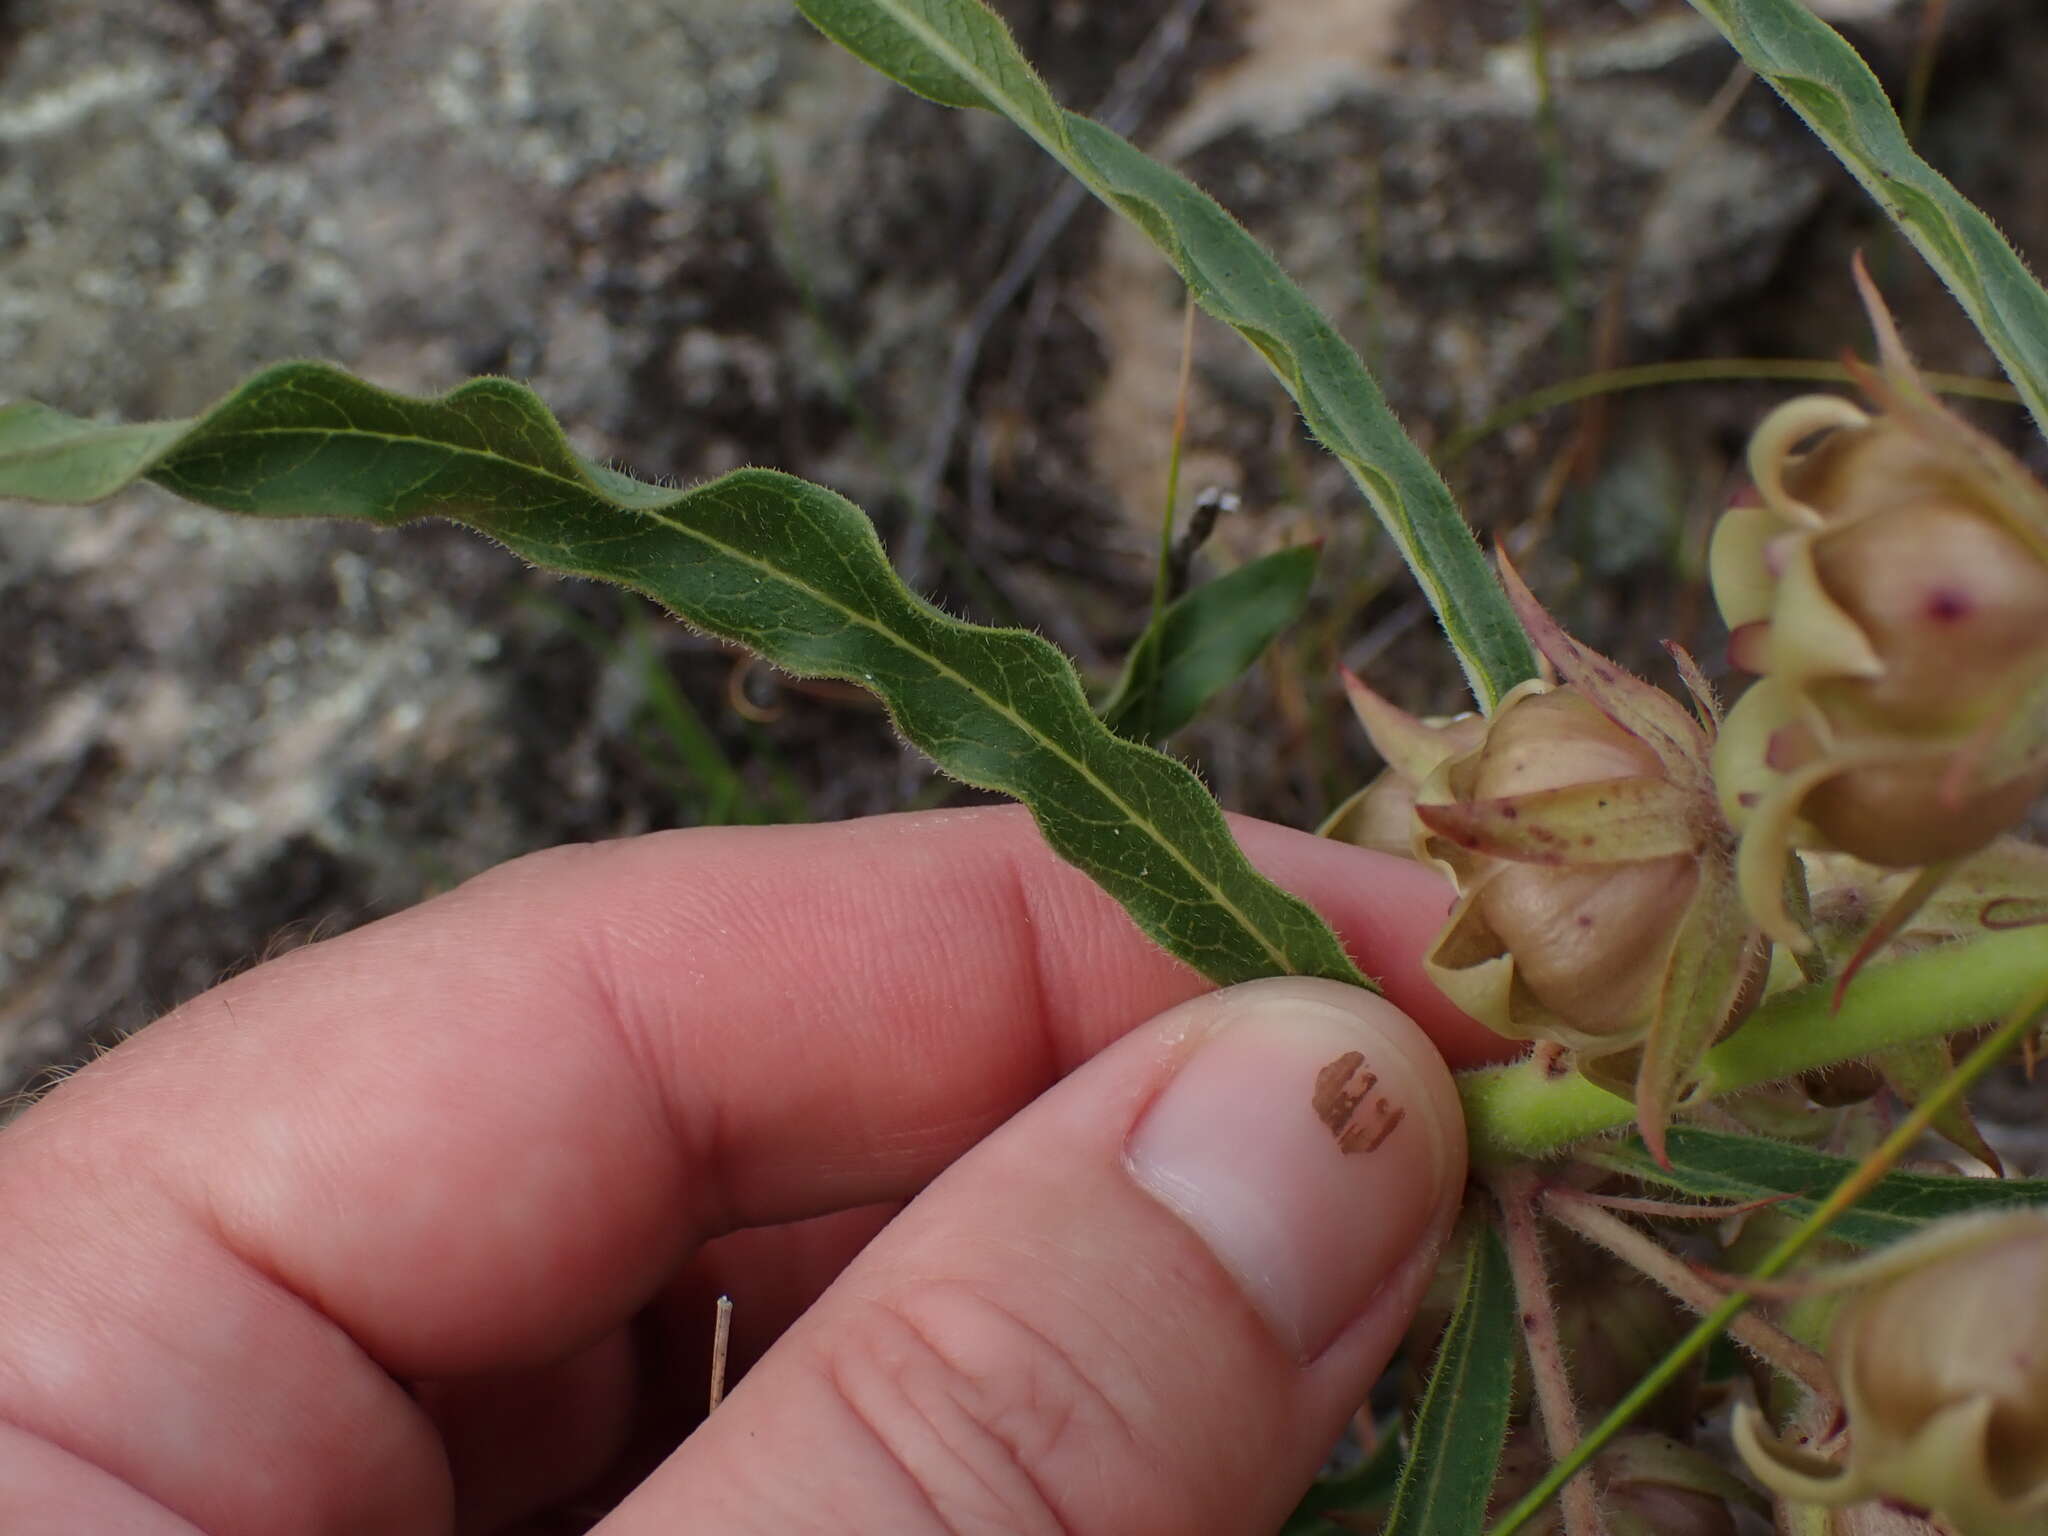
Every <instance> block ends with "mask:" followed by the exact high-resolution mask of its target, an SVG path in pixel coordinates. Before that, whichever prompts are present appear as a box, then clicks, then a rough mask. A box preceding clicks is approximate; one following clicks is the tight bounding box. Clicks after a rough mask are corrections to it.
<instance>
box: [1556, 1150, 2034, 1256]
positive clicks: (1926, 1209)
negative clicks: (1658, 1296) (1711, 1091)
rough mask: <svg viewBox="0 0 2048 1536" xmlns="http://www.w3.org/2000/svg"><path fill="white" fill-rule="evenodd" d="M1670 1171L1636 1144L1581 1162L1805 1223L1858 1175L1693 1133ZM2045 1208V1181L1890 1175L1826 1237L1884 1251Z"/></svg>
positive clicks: (1804, 1157) (1798, 1155)
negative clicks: (1768, 1207)
mask: <svg viewBox="0 0 2048 1536" xmlns="http://www.w3.org/2000/svg"><path fill="white" fill-rule="evenodd" d="M1666 1147H1667V1150H1668V1151H1669V1152H1670V1154H1671V1167H1670V1168H1669V1169H1664V1168H1659V1167H1658V1166H1657V1164H1656V1162H1655V1160H1654V1159H1652V1158H1651V1156H1650V1154H1649V1152H1648V1151H1647V1150H1645V1149H1644V1147H1643V1146H1642V1145H1641V1143H1639V1142H1628V1143H1624V1144H1623V1145H1620V1146H1615V1147H1604V1148H1601V1149H1598V1150H1595V1151H1589V1152H1586V1153H1583V1154H1581V1155H1582V1156H1583V1157H1584V1158H1585V1160H1586V1161H1587V1162H1590V1163H1594V1164H1597V1165H1598V1166H1599V1167H1602V1168H1607V1169H1611V1170H1613V1171H1614V1172H1616V1173H1626V1174H1629V1175H1630V1176H1632V1177H1634V1178H1638V1179H1642V1180H1644V1181H1646V1182H1648V1183H1651V1184H1662V1185H1665V1186H1667V1187H1669V1188H1671V1189H1676V1190H1679V1191H1682V1192H1683V1193H1685V1194H1688V1195H1693V1196H1696V1197H1698V1198H1699V1199H1702V1200H1728V1201H1746V1200H1768V1199H1772V1198H1774V1197H1778V1196H1784V1197H1788V1198H1784V1199H1781V1200H1780V1201H1779V1203H1778V1204H1777V1205H1776V1206H1775V1207H1774V1209H1776V1210H1778V1211H1782V1212H1783V1213H1784V1214H1785V1215H1787V1216H1789V1217H1791V1218H1792V1219H1793V1220H1794V1221H1804V1220H1805V1219H1806V1218H1807V1217H1808V1216H1810V1215H1812V1214H1813V1212H1814V1209H1815V1208H1816V1207H1817V1206H1818V1205H1819V1204H1820V1203H1821V1201H1823V1200H1825V1199H1826V1198H1827V1197H1828V1196H1829V1195H1830V1194H1832V1193H1833V1192H1834V1191H1835V1189H1836V1188H1837V1187H1839V1186H1840V1184H1841V1183H1842V1181H1843V1180H1844V1179H1845V1178H1847V1177H1848V1176H1849V1175H1850V1174H1851V1173H1853V1172H1855V1170H1856V1164H1855V1163H1853V1162H1851V1161H1850V1160H1849V1159H1847V1158H1841V1157H1829V1156H1828V1155H1827V1154H1825V1153H1822V1152H1811V1151H1808V1150H1807V1149H1806V1148H1804V1147H1794V1146H1789V1145H1787V1144H1786V1143H1784V1142H1778V1141H1771V1140H1769V1139H1767V1138H1764V1137H1760V1136H1731V1135H1727V1134H1724V1133H1722V1132H1719V1131H1701V1130H1694V1129H1691V1128H1689V1127H1682V1128H1680V1129H1678V1130H1674V1131H1672V1132H1671V1134H1670V1138H1669V1140H1668V1142H1667V1143H1666ZM2044 1203H2048V1180H2044V1179H1970V1178H1963V1177H1961V1176H1960V1175H1953V1176H1944V1175H1941V1174H1930V1173H1893V1174H1887V1175H1886V1176H1885V1177H1884V1178H1882V1179H1880V1180H1878V1182H1877V1183H1876V1184H1875V1185H1873V1186H1872V1187H1871V1189H1870V1191H1869V1192H1868V1193H1867V1194H1865V1195H1864V1196H1863V1198H1862V1199H1860V1200H1858V1201H1857V1202H1856V1204H1855V1205H1853V1206H1851V1207H1850V1208H1849V1210H1848V1211H1846V1212H1845V1213H1843V1215H1842V1216H1840V1217H1839V1218H1837V1220H1836V1221H1835V1224H1834V1225H1833V1226H1832V1227H1830V1228H1829V1229H1828V1230H1829V1235H1830V1236H1832V1237H1839V1238H1841V1239H1842V1240H1843V1241H1845V1242H1850V1243H1855V1244H1857V1245H1858V1246H1859V1247H1865V1248H1874V1247H1881V1246H1882V1245H1884V1244H1886V1243H1892V1242H1897V1241H1898V1240H1899V1239H1900V1238H1904V1237H1911V1236H1912V1235H1913V1234H1914V1233H1915V1232H1917V1231H1919V1230H1920V1229H1921V1228H1922V1227H1924V1226H1926V1225H1927V1224H1928V1223H1929V1222H1932V1221H1939V1220H1940V1219H1941V1218H1942V1217H1944V1216H1954V1215H1959V1214H1962V1213H1964V1212H1969V1211H1989V1210H2003V1209H2005V1208H2007V1207H2010V1206H2031V1205H2041V1204H2044Z"/></svg>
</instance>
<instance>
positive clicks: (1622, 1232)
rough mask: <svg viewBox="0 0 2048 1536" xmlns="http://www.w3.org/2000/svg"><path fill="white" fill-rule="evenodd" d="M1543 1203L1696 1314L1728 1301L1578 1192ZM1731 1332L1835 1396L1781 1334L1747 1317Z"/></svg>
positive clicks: (1816, 1364)
mask: <svg viewBox="0 0 2048 1536" xmlns="http://www.w3.org/2000/svg"><path fill="white" fill-rule="evenodd" d="M1543 1203H1544V1205H1545V1206H1547V1207H1548V1208H1549V1211H1550V1215H1551V1218H1552V1219H1553V1220H1555V1221H1559V1222H1562V1223H1563V1224H1564V1225H1565V1226H1567V1227H1570V1228H1571V1229H1572V1230H1573V1231H1574V1232H1576V1233H1578V1234H1579V1236H1581V1237H1583V1238H1585V1239H1586V1240H1587V1241H1589V1242H1593V1243H1597V1244H1599V1245H1600V1246H1601V1247H1602V1248H1605V1249H1606V1250H1607V1251H1608V1252H1609V1253H1611V1254H1613V1255H1614V1256H1615V1257H1616V1258H1617V1259H1620V1260H1621V1261H1622V1262H1623V1263H1624V1264H1627V1265H1628V1266H1629V1267H1630V1268H1631V1269H1633V1270H1635V1271H1636V1272H1637V1273H1638V1274H1641V1275H1644V1276H1646V1277H1647V1278H1649V1279H1651V1280H1654V1281H1656V1282H1657V1284H1658V1285H1660V1286H1662V1287H1663V1288H1664V1289H1665V1290H1666V1291H1669V1292H1670V1293H1671V1295H1672V1296H1673V1297H1674V1298H1676V1299H1677V1300H1678V1301H1680V1302H1683V1303H1684V1304H1685V1305H1686V1306H1688V1307H1690V1308H1692V1310H1693V1311H1695V1312H1698V1313H1701V1314H1705V1313H1708V1312H1711V1311H1713V1310H1714V1308H1716V1307H1717V1306H1719V1305H1720V1304H1721V1303H1722V1302H1724V1301H1726V1300H1727V1299H1728V1296H1727V1292H1725V1291H1723V1290H1722V1289H1721V1288H1720V1287H1719V1286H1717V1285H1715V1284H1714V1283H1713V1282H1712V1281H1710V1280H1708V1279H1706V1278H1705V1277H1704V1276H1702V1275H1700V1274H1699V1273H1698V1272H1697V1271H1696V1270H1694V1269H1693V1267H1692V1266H1691V1265H1690V1264H1688V1263H1686V1262H1685V1260H1684V1259H1682V1258H1680V1257H1679V1256H1678V1255H1677V1254H1675V1253H1673V1252H1671V1250H1670V1249H1668V1248H1666V1247H1665V1246H1664V1245H1663V1244H1662V1243H1660V1242H1658V1241H1657V1240H1656V1239H1655V1238H1653V1237H1651V1236H1649V1235H1648V1234H1647V1233H1644V1232H1642V1231H1640V1230H1638V1229H1637V1228H1635V1227H1632V1226H1630V1225H1629V1224H1628V1223H1627V1222H1625V1221H1623V1220H1622V1219H1621V1218H1620V1217H1618V1216H1612V1215H1609V1214H1608V1213H1607V1212H1606V1211H1603V1210H1602V1209H1600V1207H1599V1206H1598V1205H1596V1204H1594V1203H1593V1202H1592V1201H1591V1200H1589V1199H1587V1198H1586V1197H1585V1196H1584V1195H1581V1194H1579V1193H1578V1192H1577V1191H1576V1190H1570V1189H1552V1190H1549V1191H1547V1192H1546V1193H1545V1195H1544V1197H1543ZM1728 1332H1729V1334H1730V1335H1731V1336H1733V1338H1734V1339H1735V1342H1736V1343H1738V1344H1740V1345H1742V1347H1743V1348H1745V1349H1747V1350H1748V1351H1749V1352H1750V1353H1751V1354H1753V1355H1755V1356H1756V1357H1757V1358H1758V1359H1759V1360H1761V1361H1763V1363H1764V1364H1765V1365H1768V1366H1770V1367H1771V1368H1772V1369H1773V1370H1776V1371H1781V1372H1783V1373H1784V1374H1785V1375H1787V1376H1789V1377H1791V1378H1792V1379H1793V1380H1794V1381H1796V1382H1798V1383H1799V1384H1800V1385H1801V1386H1802V1387H1804V1388H1806V1390H1807V1391H1809V1392H1811V1393H1813V1394H1814V1395H1815V1396H1816V1397H1822V1398H1828V1399H1832V1398H1833V1397H1834V1396H1835V1379H1834V1377H1833V1376H1832V1375H1830V1374H1829V1372H1828V1366H1827V1362H1826V1361H1825V1360H1823V1359H1822V1358H1821V1357H1820V1354H1819V1353H1818V1352H1817V1351H1815V1350H1812V1349H1809V1348H1807V1347H1806V1345H1804V1344H1802V1343H1800V1342H1799V1341H1798V1340H1797V1339H1795V1338H1793V1337H1792V1336H1791V1335H1790V1334H1788V1333H1786V1332H1784V1331H1783V1330H1782V1329H1779V1328H1774V1327H1772V1326H1771V1324H1770V1323H1768V1322H1766V1321H1765V1320H1764V1319H1763V1318H1761V1317H1756V1316H1753V1315H1751V1314H1749V1313H1744V1314H1743V1315H1742V1316H1740V1317H1738V1318H1735V1319H1734V1320H1733V1321H1731V1322H1730V1323H1729V1325H1728Z"/></svg>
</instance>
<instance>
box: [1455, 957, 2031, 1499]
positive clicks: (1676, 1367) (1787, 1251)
mask: <svg viewBox="0 0 2048 1536" xmlns="http://www.w3.org/2000/svg"><path fill="white" fill-rule="evenodd" d="M1972 947H1974V946H1972ZM2044 1009H2048V976H2042V975H2038V974H2037V976H2036V977H2035V980H2034V983H2033V985H2032V986H2030V987H2027V988H2026V989H2024V990H2023V991H2022V992H2021V993H2020V994H2019V996H2018V997H2017V998H2016V999H2015V1000H2014V1002H2013V1003H2012V1005H2011V1007H2010V1008H2009V1009H2008V1010H2007V1012H2006V1015H2005V1018H2004V1019H2003V1021H2002V1022H2000V1024H1999V1026H1998V1028H1997V1029H1995V1030H1993V1031H1992V1032H1991V1033H1990V1034H1989V1035H1987V1036H1985V1038H1984V1041H1983V1043H1982V1044H1980V1045H1978V1046H1977V1048H1976V1049H1975V1050H1973V1051H1971V1052H1970V1054H1969V1055H1968V1056H1967V1057H1965V1058H1964V1060H1963V1061H1962V1063H1961V1064H1960V1065H1958V1066H1957V1068H1956V1069H1955V1071H1954V1072H1952V1073H1950V1074H1949V1076H1948V1078H1947V1079H1946V1080H1945V1081H1943V1083H1942V1084H1941V1086H1940V1087H1938V1088H1936V1089H1935V1090H1934V1092H1932V1093H1930V1094H1928V1095H1927V1097H1926V1098H1924V1099H1922V1100H1921V1101H1920V1102H1919V1103H1918V1104H1917V1105H1915V1106H1914V1107H1913V1110H1912V1112H1911V1113H1909V1114H1908V1115H1907V1116H1906V1117H1905V1119H1903V1120H1901V1121H1900V1122H1899V1123H1898V1125H1897V1126H1896V1127H1894V1128H1893V1130H1892V1133H1891V1134H1890V1135H1889V1136H1887V1137H1885V1139H1884V1140H1883V1141H1882V1142H1880V1143H1879V1144H1878V1145H1877V1147H1875V1148H1874V1149H1873V1150H1872V1151H1871V1152H1870V1153H1869V1155H1868V1156H1866V1157H1865V1158H1864V1159H1863V1161H1862V1162H1860V1163H1858V1164H1857V1165H1856V1168H1855V1170H1854V1171H1853V1172H1851V1173H1850V1174H1848V1175H1847V1176H1846V1177H1844V1178H1843V1180H1842V1182H1841V1183H1840V1184H1839V1185H1837V1186H1836V1188H1835V1191H1834V1193H1833V1194H1831V1195H1829V1196H1828V1197H1827V1199H1826V1200H1824V1201H1822V1202H1821V1203H1820V1205H1819V1206H1818V1207H1817V1208H1816V1209H1815V1210H1814V1212H1813V1214H1812V1215H1811V1216H1808V1217H1807V1218H1806V1220H1804V1221H1802V1222H1801V1223H1800V1224H1799V1225H1798V1226H1797V1227H1795V1228H1794V1229H1793V1230H1792V1231H1791V1232H1789V1233H1787V1234H1786V1236H1785V1238H1784V1239H1783V1240H1782V1241H1781V1242H1780V1243H1779V1244H1778V1245H1777V1246H1776V1247H1775V1248H1773V1249H1772V1250H1771V1251H1770V1252H1769V1253H1767V1254H1765V1255H1764V1257H1763V1261H1762V1262H1761V1263H1760V1264H1758V1265H1757V1267H1756V1270H1755V1273H1754V1275H1753V1276H1752V1280H1754V1281H1764V1280H1773V1279H1776V1278H1777V1277H1778V1276H1779V1275H1780V1274H1782V1273H1784V1270H1785V1268H1786V1266H1787V1265H1789V1264H1790V1263H1791V1262H1792V1261H1793V1260H1794V1259H1796V1258H1798V1257H1799V1255H1800V1254H1802V1253H1804V1252H1805V1251H1806V1247H1807V1245H1808V1244H1809V1243H1811V1242H1813V1241H1814V1239H1816V1238H1818V1237H1819V1236H1820V1235H1821V1234H1822V1233H1824V1232H1826V1231H1827V1229H1828V1228H1829V1227H1830V1226H1832V1225H1833V1224H1834V1221H1835V1218H1836V1217H1838V1216H1840V1215H1841V1214H1842V1213H1843V1212H1844V1211H1846V1210H1848V1209H1849V1207H1850V1206H1852V1205H1854V1204H1855V1203H1856V1202H1857V1201H1858V1200H1860V1199H1862V1198H1863V1196H1864V1194H1865V1193H1866V1192H1867V1191H1868V1190H1869V1189H1870V1186H1871V1185H1873V1184H1875V1183H1876V1182H1877V1181H1878V1180H1879V1179H1881V1178H1883V1177H1884V1176H1885V1175H1886V1174H1887V1173H1889V1172H1890V1171H1891V1170H1892V1168H1893V1167H1894V1166H1896V1165H1897V1163H1898V1161H1899V1159H1900V1158H1902V1157H1904V1156H1905V1155H1906V1153H1907V1151H1908V1150H1909V1149H1910V1148H1911V1147H1912V1145H1913V1143H1914V1142H1915V1141H1917V1140H1919V1139H1920V1137H1922V1136H1924V1135H1925V1134H1926V1133H1927V1128H1928V1127H1929V1126H1931V1125H1932V1124H1933V1123H1934V1120H1935V1117H1936V1116H1938V1115H1939V1114H1940V1113H1941V1112H1942V1110H1943V1109H1945V1108H1946V1107H1947V1106H1949V1105H1950V1104H1953V1103H1956V1102H1958V1101H1959V1100H1960V1099H1961V1098H1962V1096H1963V1095H1964V1094H1965V1093H1967V1092H1969V1090H1970V1088H1971V1086H1972V1085H1973V1084H1975V1083H1976V1082H1977V1081H1978V1080H1979V1079H1981V1078H1982V1077H1983V1076H1984V1074H1985V1073H1987V1072H1989V1071H1990V1070H1991V1069H1992V1068H1993V1067H1995V1066H1996V1065H1998V1063H1999V1062H2000V1061H2001V1060H2002V1059H2003V1058H2004V1057H2005V1056H2007V1055H2008V1054H2010V1052H2011V1051H2012V1049H2013V1047H2014V1046H2015V1045H2017V1044H2018V1043H2019V1042H2020V1040H2021V1039H2023V1038H2024V1037H2025V1036H2026V1035H2027V1034H2028V1033H2029V1032H2030V1031H2032V1030H2033V1029H2035V1028H2037V1027H2038V1026H2039V1024H2040V1019H2041V1014H2042V1011H2043V1010H2044ZM1755 1299H1756V1293H1755V1292H1754V1291H1752V1290H1739V1291H1732V1292H1730V1293H1729V1294H1728V1295H1727V1296H1726V1297H1724V1298H1723V1299H1722V1301H1721V1302H1720V1304H1719V1305H1718V1306H1716V1307H1715V1308H1714V1310H1713V1311H1711V1312H1709V1313H1708V1314H1707V1315H1706V1316H1705V1317H1703V1318H1701V1319H1700V1320H1699V1323H1698V1324H1697V1325H1696V1326H1695V1327H1694V1328H1693V1330H1692V1332H1691V1333H1689V1334H1687V1335H1686V1336H1685V1337H1684V1338H1683V1339H1681V1340H1679V1341H1678V1343H1677V1344H1676V1345H1674V1346H1673V1347H1672V1350H1671V1352H1670V1353H1669V1354H1668V1355H1666V1356H1665V1357H1664V1358H1663V1359H1662V1360H1661V1361H1659V1362H1658V1363H1657V1364H1656V1366H1654V1367H1653V1368H1652V1369H1651V1370H1649V1371H1648V1372H1647V1373H1645V1374H1644V1376H1643V1379H1642V1380H1641V1381H1639V1382H1637V1383H1636V1384H1635V1387H1634V1388H1633V1389H1632V1390H1631V1391H1630V1392H1629V1394H1628V1395H1627V1396H1626V1397H1624V1398H1623V1399H1622V1400H1621V1401H1620V1402H1618V1403H1616V1404H1615V1405H1614V1407H1613V1409H1612V1410H1611V1411H1610V1412H1609V1413H1608V1415H1607V1417H1606V1418H1604V1419H1602V1420H1601V1421H1600V1422H1599V1423H1598V1424H1596V1425H1594V1426H1593V1429H1592V1431H1591V1432H1590V1433H1589V1434H1587V1435H1586V1437H1585V1438H1584V1439H1583V1440H1581V1441H1580V1442H1579V1446H1578V1449H1577V1450H1575V1451H1573V1452H1572V1454H1571V1455H1570V1456H1568V1457H1567V1458H1565V1459H1564V1460H1563V1461H1561V1462H1559V1463H1558V1464H1557V1465H1556V1466H1554V1467H1552V1468H1551V1469H1550V1471H1549V1472H1548V1473H1547V1474H1545V1476H1544V1478H1543V1480H1542V1481H1541V1482H1540V1483H1538V1484H1537V1485H1536V1486H1535V1487H1534V1488H1532V1489H1530V1490H1529V1492H1528V1493H1527V1494H1526V1495H1525V1496H1524V1497H1523V1498H1522V1500H1521V1501H1520V1502H1519V1503H1517V1504H1516V1505H1515V1507H1514V1508H1513V1509H1510V1510H1509V1511H1508V1512H1507V1513H1506V1514H1505V1515H1503V1516H1501V1518H1500V1519H1499V1521H1497V1522H1496V1523H1495V1524H1494V1526H1493V1527H1492V1529H1491V1530H1489V1531H1488V1532H1487V1536H1514V1533H1515V1532H1516V1531H1518V1530H1520V1529H1521V1528H1522V1526H1523V1525H1525V1524H1526V1523H1527V1522H1528V1520H1529V1519H1530V1517H1531V1516H1533V1515H1534V1514H1535V1513H1536V1512H1537V1511H1538V1510H1540V1509H1541V1508H1543V1506H1544V1505H1545V1504H1547V1503H1549V1502H1550V1500H1551V1499H1553V1498H1555V1497H1556V1496H1557V1494H1558V1493H1559V1491H1560V1490H1561V1489H1562V1488H1563V1486H1564V1485H1565V1484H1566V1483H1567V1482H1568V1481H1570V1479H1571V1478H1572V1477H1574V1476H1575V1475H1576V1474H1577V1473H1578V1471H1579V1469H1580V1468H1581V1467H1582V1466H1584V1465H1585V1464H1586V1463H1587V1462H1589V1461H1591V1460H1592V1459H1593V1457H1594V1456H1595V1455H1597V1454H1598V1453H1599V1451H1600V1448H1601V1447H1602V1446H1604V1445H1606V1444H1607V1443H1608V1442H1609V1441H1610V1440H1612V1439H1613V1438H1614V1437H1615V1436H1616V1435H1618V1434H1619V1433H1621V1431H1622V1430H1623V1429H1625V1428H1626V1427H1627V1426H1628V1424H1629V1423H1630V1422H1631V1421H1632V1420H1633V1419H1634V1418H1635V1417H1636V1415H1637V1414H1639V1413H1641V1412H1642V1411H1643V1409H1644V1408H1646V1407H1647V1406H1649V1404H1650V1403H1651V1402H1653V1401H1655V1399H1656V1397H1657V1394H1658V1393H1659V1392H1662V1391H1663V1390H1664V1388H1665V1386H1666V1384H1667V1383H1669V1382H1670V1381H1671V1380H1672V1378H1673V1377H1675V1376H1676V1375H1677V1374H1678V1373H1679V1372H1680V1371H1682V1370H1684V1369H1685V1367H1686V1365H1687V1363H1688V1362H1690V1361H1691V1360H1692V1358H1693V1357H1694V1356H1695V1355H1697V1354H1699V1352H1700V1351H1701V1350H1703V1349H1705V1348H1706V1347H1707V1345H1709V1344H1710V1343H1712V1342H1713V1340H1714V1337H1715V1335H1717V1334H1719V1333H1720V1332H1721V1331H1722V1330H1724V1329H1725V1328H1727V1326H1728V1325H1729V1324H1730V1323H1731V1322H1733V1321H1734V1320H1735V1319H1736V1318H1738V1317H1740V1316H1741V1315H1742V1313H1743V1312H1744V1310H1745V1309H1747V1308H1748V1306H1749V1304H1750V1303H1751V1302H1752V1301H1754V1300H1755Z"/></svg>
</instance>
